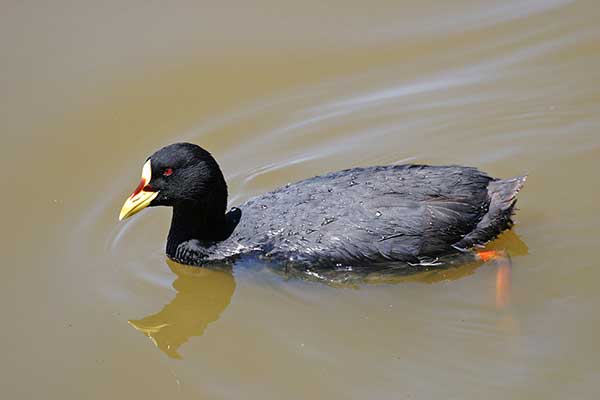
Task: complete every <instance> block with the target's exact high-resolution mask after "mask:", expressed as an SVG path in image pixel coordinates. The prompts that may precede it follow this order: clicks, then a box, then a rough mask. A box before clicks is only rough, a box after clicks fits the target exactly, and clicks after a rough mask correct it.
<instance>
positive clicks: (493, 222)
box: [454, 175, 527, 249]
mask: <svg viewBox="0 0 600 400" xmlns="http://www.w3.org/2000/svg"><path fill="white" fill-rule="evenodd" d="M526 180H527V176H526V175H525V176H519V177H516V178H511V179H498V180H495V181H491V182H490V184H489V185H488V195H489V197H490V206H489V209H488V212H487V213H486V214H485V215H484V216H483V218H482V219H481V221H479V223H478V224H477V226H476V227H475V229H474V230H473V232H471V233H469V234H468V235H467V236H465V237H464V238H463V239H462V240H461V241H460V242H458V243H456V244H455V245H454V246H455V247H457V248H462V249H466V248H469V247H473V246H475V245H481V244H484V243H486V242H489V241H490V240H492V239H494V238H496V236H498V235H499V234H500V233H501V232H502V231H504V230H506V229H509V228H510V227H512V225H513V220H512V218H511V217H512V215H513V213H514V207H515V203H516V202H517V194H518V193H519V191H520V190H521V188H522V187H523V185H524V184H525V181H526Z"/></svg>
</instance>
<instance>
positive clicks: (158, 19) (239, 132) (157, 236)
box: [0, 0, 600, 399]
mask: <svg viewBox="0 0 600 400" xmlns="http://www.w3.org/2000/svg"><path fill="white" fill-rule="evenodd" d="M598 17H600V14H599V11H598V8H597V7H596V5H595V3H593V2H571V1H558V0H557V1H535V0H531V1H508V2H496V3H492V2H485V3H481V4H480V5H475V6H474V5H473V4H472V2H468V1H458V2H453V3H452V5H449V4H445V3H444V4H443V5H441V3H439V2H432V1H405V2H403V3H402V4H398V2H380V3H378V4H377V5H369V6H368V7H367V6H365V4H364V3H362V2H348V1H344V2H328V3H327V4H324V3H322V2H312V1H309V2H302V3H298V4H296V5H291V4H281V3H280V2H270V1H260V2H258V1H257V2H253V3H252V4H250V3H248V2H243V3H242V2H238V4H235V3H227V4H225V3H218V4H217V3H215V4H213V5H210V4H202V5H199V4H198V5H194V4H191V3H190V4H187V3H185V2H181V3H179V4H178V6H170V7H168V8H167V7H166V6H163V5H161V3H148V2H128V3H127V4H126V5H124V4H122V3H121V2H103V3H101V4H100V3H99V4H95V5H93V6H90V5H83V4H67V2H53V3H52V5H42V4H35V5H34V4H27V3H23V4H21V3H17V2H8V1H7V2H5V4H4V5H3V12H2V16H0V19H1V22H2V23H0V49H1V51H2V55H3V57H2V66H3V68H2V70H3V73H2V77H1V78H0V86H1V87H2V90H1V91H0V98H1V100H2V107H0V121H2V122H1V131H2V148H1V157H0V163H1V166H2V171H3V175H4V177H5V178H4V185H3V192H2V193H3V196H2V210H4V212H3V214H2V215H3V227H4V229H2V233H1V240H0V243H1V244H0V246H1V249H2V254H3V259H4V264H3V268H2V273H3V279H2V283H1V284H0V289H1V290H0V296H1V300H2V301H1V303H0V304H2V305H1V306H0V307H1V309H0V312H1V315H2V316H3V321H4V326H3V329H2V330H1V331H2V339H3V340H2V343H3V348H4V354H3V362H2V363H1V364H0V365H1V374H0V376H1V378H0V383H1V385H0V387H1V388H2V389H1V390H2V396H3V397H5V398H37V397H44V398H61V399H63V398H74V399H75V398H106V397H107V396H111V397H115V396H116V397H117V398H124V397H125V396H134V397H136V398H138V397H149V398H203V399H204V398H206V399H221V398H250V399H252V398H260V399H271V398H272V399H279V398H291V399H295V398H298V399H300V398H308V397H314V398H326V397H327V398H390V397H393V398H406V399H408V398H410V399H420V398H442V397H443V398H456V399H471V398H472V399H479V398H481V397H482V396H485V397H486V398H490V399H501V398H502V399H503V398H527V399H538V398H539V399H547V398H557V399H562V398H590V399H592V398H596V397H597V395H598V392H599V390H598V384H597V381H598V379H599V378H600V367H599V362H600V359H599V357H598V355H597V353H598V351H597V349H598V344H597V338H598V334H599V333H600V322H599V319H598V318H597V316H596V314H597V308H598V306H599V305H600V295H599V294H598V293H599V292H598V290H597V284H596V282H597V281H598V280H599V279H600V269H599V268H598V261H597V260H598V257H597V254H596V252H595V250H596V247H597V241H598V236H599V234H600V217H599V216H598V213H597V211H598V206H597V199H598V196H599V195H600V185H598V183H597V182H598V177H597V171H598V167H599V165H598V159H599V157H600V133H599V128H600V90H599V86H598V82H600V45H599V44H600V40H599V39H600V28H599V27H598V23H597V21H598ZM179 140H188V141H193V142H196V143H198V144H201V145H202V146H204V147H206V148H207V149H209V150H210V151H211V152H212V153H213V154H214V155H215V157H216V158H217V159H218V161H219V162H220V164H221V166H222V168H223V170H224V172H225V175H226V177H227V179H228V182H229V188H230V193H231V198H230V201H231V204H232V205H235V204H239V203H240V202H242V201H244V200H246V199H248V198H249V197H251V196H253V195H255V194H258V193H261V192H264V191H268V190H270V189H273V188H275V187H277V186H280V185H283V184H286V183H288V182H291V181H294V180H297V179H301V178H306V177H310V176H313V175H315V174H319V173H323V172H327V171H331V170H336V169H341V168H347V167H352V166H358V165H375V164H389V163H403V162H419V163H434V164H448V163H457V164H464V165H473V166H477V167H479V168H481V169H483V170H485V171H488V172H489V173H491V174H492V175H494V176H498V177H511V176H515V175H520V174H523V173H527V174H529V180H528V182H527V184H526V186H525V189H524V190H523V192H522V193H521V195H520V200H519V208H520V210H519V211H518V214H517V224H516V226H515V228H514V230H513V231H512V232H510V233H507V234H505V235H503V236H502V237H501V238H500V239H499V240H498V241H496V242H495V243H493V244H492V247H494V248H497V249H505V250H506V251H507V252H508V253H509V254H510V256H511V257H512V262H513V267H512V270H511V271H510V276H508V275H507V271H506V270H502V268H501V267H500V266H498V265H496V264H495V263H494V262H489V263H485V264H483V265H474V264H467V265H465V266H462V267H460V268H454V269H451V270H448V271H442V272H439V271H438V272H436V271H429V272H424V273H422V274H419V275H416V276H413V277H408V278H403V279H398V280H397V281H395V282H389V281H384V282H380V281H377V279H372V280H371V282H370V283H369V284H364V285H358V286H356V285H346V286H342V287H338V286H333V287H332V286H328V285H324V284H322V283H318V282H306V281H299V280H297V279H286V277H283V276H281V275H278V274H274V273H272V272H270V271H269V270H268V269H265V268H263V266H261V265H259V264H247V265H237V266H235V267H234V269H233V271H206V270H196V269H189V268H187V267H184V266H179V265H176V264H172V263H168V262H167V261H166V260H165V257H164V255H163V248H164V243H165V238H166V233H167V229H168V225H169V212H168V210H166V209H153V210H147V211H144V212H142V213H140V215H137V216H135V217H134V218H132V219H131V220H128V221H126V222H125V223H118V222H117V216H118V212H119V209H120V206H121V204H122V202H123V200H124V199H125V197H126V196H127V195H128V194H129V193H130V192H131V190H132V189H133V188H134V187H135V184H136V183H137V181H138V179H139V173H140V168H141V165H142V163H143V160H144V159H145V157H146V156H147V155H148V154H150V153H152V152H153V151H154V150H155V149H156V148H158V147H160V146H162V145H164V144H167V143H171V142H174V141H179ZM509 283H510V285H509Z"/></svg>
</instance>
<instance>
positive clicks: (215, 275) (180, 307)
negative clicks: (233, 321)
mask: <svg viewBox="0 0 600 400" xmlns="http://www.w3.org/2000/svg"><path fill="white" fill-rule="evenodd" d="M167 264H168V265H169V268H170V269H171V271H173V273H174V274H175V275H177V278H176V279H175V281H174V282H173V288H174V289H175V290H176V291H177V294H176V295H175V298H174V299H173V300H171V302H170V303H169V304H167V305H166V306H164V307H163V309H162V310H160V311H159V312H157V313H156V314H152V315H149V316H147V317H145V318H142V319H139V320H130V321H129V324H130V325H131V326H133V327H134V328H135V329H137V330H138V331H140V332H143V333H144V334H145V335H146V336H148V337H149V338H150V339H152V341H153V342H154V344H155V345H156V346H157V347H158V348H159V349H161V350H162V351H164V352H165V353H166V354H167V355H168V356H169V357H172V358H182V357H181V355H180V354H179V353H178V351H177V350H178V349H179V347H180V346H181V345H182V344H184V343H185V342H187V341H188V339H189V338H190V337H192V336H201V335H202V334H203V333H204V331H205V330H206V328H207V326H208V324H210V323H211V322H214V321H216V320H217V319H219V316H220V315H221V313H222V312H223V311H224V310H225V308H227V306H228V305H229V302H230V301H231V296H232V295H233V292H234V290H235V280H234V278H233V274H232V273H231V271H229V270H222V269H207V268H198V267H188V266H185V265H182V264H178V263H176V262H174V261H171V260H167Z"/></svg>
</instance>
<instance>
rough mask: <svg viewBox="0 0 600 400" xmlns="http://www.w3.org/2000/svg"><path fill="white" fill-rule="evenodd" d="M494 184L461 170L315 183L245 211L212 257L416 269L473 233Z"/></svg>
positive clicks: (339, 177)
mask: <svg viewBox="0 0 600 400" xmlns="http://www.w3.org/2000/svg"><path fill="white" fill-rule="evenodd" d="M492 181H494V179H493V178H490V177H489V176H488V175H486V174H485V173H483V172H481V171H479V170H477V169H475V168H468V167H460V166H423V165H396V166H383V167H368V168H353V169H348V170H343V171H338V172H333V173H329V174H326V175H320V176H317V177H314V178H310V179H306V180H303V181H299V182H296V183H293V184H289V185H286V186H283V187H281V188H279V189H277V190H275V191H272V192H269V193H265V194H263V195H260V196H258V197H255V198H253V199H250V200H248V201H247V202H246V203H244V204H242V205H241V206H240V208H241V210H242V216H241V219H240V222H239V224H238V225H237V227H236V228H235V230H234V231H233V233H232V235H231V236H230V237H229V238H228V239H227V240H226V241H224V242H223V243H221V244H220V245H219V246H217V247H218V249H216V250H217V253H219V254H218V255H219V256H224V255H226V254H227V253H234V252H237V253H240V252H242V253H243V252H251V251H254V252H258V253H261V254H262V255H264V256H266V257H270V258H273V259H275V260H290V259H292V260H294V261H298V262H303V261H306V262H309V263H311V264H315V263H316V264H323V263H327V264H331V263H335V264H338V263H340V264H351V263H355V262H360V261H364V262H377V261H388V260H397V261H408V262H418V261H419V259H421V258H422V257H425V256H435V255H437V254H442V253H445V252H449V251H452V250H454V248H453V247H452V245H453V244H455V243H457V242H459V241H460V240H461V239H462V238H463V237H465V236H466V235H468V234H469V233H471V232H472V231H473V230H474V229H475V228H476V226H477V224H478V223H479V222H480V221H481V220H482V218H483V217H484V215H485V214H486V213H487V212H488V207H489V204H490V197H489V195H488V190H487V188H488V185H489V183H490V182H492ZM488 240H489V239H488ZM215 255H217V254H215ZM232 255H233V254H232Z"/></svg>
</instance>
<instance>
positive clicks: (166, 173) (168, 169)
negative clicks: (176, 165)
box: [163, 168, 173, 176]
mask: <svg viewBox="0 0 600 400" xmlns="http://www.w3.org/2000/svg"><path fill="white" fill-rule="evenodd" d="M163 175H164V176H171V175H173V169H172V168H166V169H165V170H164V171H163Z"/></svg>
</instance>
